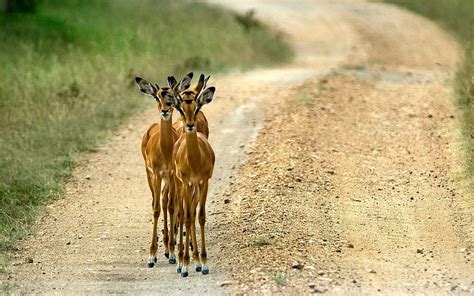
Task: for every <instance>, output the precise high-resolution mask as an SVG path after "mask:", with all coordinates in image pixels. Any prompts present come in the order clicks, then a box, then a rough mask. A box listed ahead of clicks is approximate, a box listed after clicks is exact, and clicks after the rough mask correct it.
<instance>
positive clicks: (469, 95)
mask: <svg viewBox="0 0 474 296" xmlns="http://www.w3.org/2000/svg"><path fill="white" fill-rule="evenodd" d="M385 1H386V2H390V3H394V4H397V5H401V6H403V7H406V8H408V9H410V10H413V11H415V12H417V13H419V14H422V15H424V16H426V17H428V18H430V19H433V20H435V21H437V22H439V23H440V24H441V25H442V26H444V27H445V28H446V29H447V30H448V31H450V32H451V33H453V34H454V35H455V36H456V37H457V38H458V40H459V41H460V43H461V44H462V45H463V47H464V49H465V56H464V63H463V64H462V65H461V67H460V69H459V70H458V72H457V73H456V78H455V85H454V88H455V90H456V95H457V102H458V106H459V108H460V109H461V111H462V114H463V138H464V141H465V143H464V147H465V150H466V153H467V158H468V163H467V181H468V186H469V189H470V191H471V193H474V1H472V0H450V1H446V0H430V1H425V0H385Z"/></svg>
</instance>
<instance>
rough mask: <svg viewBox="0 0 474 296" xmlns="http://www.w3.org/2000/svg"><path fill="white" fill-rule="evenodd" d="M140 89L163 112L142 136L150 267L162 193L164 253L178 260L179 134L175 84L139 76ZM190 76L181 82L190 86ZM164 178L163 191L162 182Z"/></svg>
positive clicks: (171, 261) (171, 262) (155, 250)
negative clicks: (176, 147) (176, 178)
mask: <svg viewBox="0 0 474 296" xmlns="http://www.w3.org/2000/svg"><path fill="white" fill-rule="evenodd" d="M135 82H136V83H137V84H138V86H139V88H140V91H141V92H142V93H144V94H146V95H149V96H152V97H153V98H154V99H155V100H156V101H157V103H158V110H159V111H160V114H161V120H160V122H159V123H154V124H152V125H151V126H150V127H149V128H148V130H147V132H146V133H145V135H144V136H143V140H142V144H141V151H142V155H143V159H144V160H145V167H146V174H147V179H148V185H149V187H150V191H151V194H152V215H153V231H152V239H151V244H150V254H149V258H148V267H153V266H154V265H155V263H156V261H157V259H156V252H157V248H158V246H157V240H158V234H157V223H158V219H159V217H160V194H161V193H162V206H163V216H164V219H163V220H164V221H163V222H164V223H163V224H164V227H163V243H164V245H165V256H166V257H167V258H169V263H170V264H175V263H176V256H175V254H174V227H173V225H174V218H175V216H174V212H175V211H174V205H175V201H174V194H175V188H174V169H173V161H172V156H173V146H174V144H175V142H176V140H177V139H178V135H177V134H176V131H175V130H174V129H173V126H172V114H173V104H174V101H175V100H176V98H175V91H176V89H173V88H160V87H159V86H158V85H157V84H155V85H153V84H151V83H150V82H148V81H146V80H145V79H143V78H141V77H136V78H135ZM190 82H191V79H186V78H185V79H183V80H182V81H181V82H180V84H179V86H180V87H182V88H183V89H186V88H187V87H189V85H190ZM162 181H164V183H165V186H163V192H161V183H162ZM168 212H169V217H170V226H171V227H170V229H169V230H170V237H171V239H170V237H169V236H168Z"/></svg>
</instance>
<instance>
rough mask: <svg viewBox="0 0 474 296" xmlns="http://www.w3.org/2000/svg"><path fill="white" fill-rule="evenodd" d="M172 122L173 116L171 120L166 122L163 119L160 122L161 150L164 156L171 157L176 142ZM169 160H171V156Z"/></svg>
mask: <svg viewBox="0 0 474 296" xmlns="http://www.w3.org/2000/svg"><path fill="white" fill-rule="evenodd" d="M160 117H161V116H160ZM172 122H173V118H172V117H171V115H170V119H169V120H164V119H163V118H161V122H160V148H161V152H162V154H165V155H167V154H170V155H171V151H173V145H174V140H173V125H172ZM169 159H171V156H170V158H169Z"/></svg>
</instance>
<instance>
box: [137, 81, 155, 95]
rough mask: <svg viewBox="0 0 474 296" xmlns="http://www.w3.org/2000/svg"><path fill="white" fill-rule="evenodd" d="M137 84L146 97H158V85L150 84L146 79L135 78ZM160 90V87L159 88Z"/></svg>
mask: <svg viewBox="0 0 474 296" xmlns="http://www.w3.org/2000/svg"><path fill="white" fill-rule="evenodd" d="M135 82H136V83H137V84H138V87H139V88H140V91H141V92H142V93H144V94H146V95H149V96H152V97H156V91H157V88H156V87H158V85H156V87H155V86H153V84H151V83H150V82H148V81H146V80H145V79H143V78H141V77H135ZM158 88H159V87H158Z"/></svg>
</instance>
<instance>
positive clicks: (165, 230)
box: [161, 179, 170, 258]
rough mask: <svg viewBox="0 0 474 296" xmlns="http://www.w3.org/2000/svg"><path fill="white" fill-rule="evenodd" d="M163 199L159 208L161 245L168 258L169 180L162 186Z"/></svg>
mask: <svg viewBox="0 0 474 296" xmlns="http://www.w3.org/2000/svg"><path fill="white" fill-rule="evenodd" d="M163 187H164V188H163V197H162V200H161V207H162V208H163V244H164V245H165V257H166V258H169V257H170V250H169V247H168V242H169V237H168V203H169V193H170V188H169V179H168V180H167V181H166V183H165V185H164V186H163Z"/></svg>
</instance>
